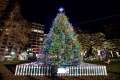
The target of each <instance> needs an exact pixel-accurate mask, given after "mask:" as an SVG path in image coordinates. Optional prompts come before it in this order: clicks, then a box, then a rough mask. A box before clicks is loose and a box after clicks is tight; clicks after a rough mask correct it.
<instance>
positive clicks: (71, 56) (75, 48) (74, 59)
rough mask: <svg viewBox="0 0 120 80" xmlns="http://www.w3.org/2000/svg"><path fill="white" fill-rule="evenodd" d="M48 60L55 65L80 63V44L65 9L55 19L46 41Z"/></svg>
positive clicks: (61, 9)
mask: <svg viewBox="0 0 120 80" xmlns="http://www.w3.org/2000/svg"><path fill="white" fill-rule="evenodd" d="M44 51H45V54H46V62H49V63H50V64H53V65H77V64H79V63H80V44H79V42H78V41H77V35H76V34H75V32H74V30H73V27H72V25H71V24H70V22H69V21H68V18H67V17H66V16H65V13H64V9H63V8H60V9H59V13H58V14H57V16H56V18H55V19H54V21H53V24H52V28H51V29H50V32H49V33H48V35H47V38H46V39H45V41H44Z"/></svg>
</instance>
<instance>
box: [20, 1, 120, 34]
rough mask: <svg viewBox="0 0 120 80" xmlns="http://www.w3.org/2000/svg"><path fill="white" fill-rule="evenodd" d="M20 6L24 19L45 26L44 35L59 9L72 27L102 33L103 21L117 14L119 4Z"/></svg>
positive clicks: (36, 3)
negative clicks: (62, 8) (63, 10)
mask: <svg viewBox="0 0 120 80" xmlns="http://www.w3.org/2000/svg"><path fill="white" fill-rule="evenodd" d="M21 4H22V6H21V10H22V15H23V16H24V18H25V19H27V20H28V21H31V22H38V23H41V24H43V25H45V33H48V31H49V28H50V27H51V24H52V22H53V20H54V18H55V16H56V14H57V13H58V8H59V7H64V8H65V14H66V15H67V16H68V18H69V20H70V22H71V23H72V24H73V26H75V27H79V28H80V30H83V31H85V30H86V31H102V29H103V28H102V26H103V24H104V21H105V20H106V19H108V18H109V17H111V16H113V15H116V14H119V7H118V5H119V4H118V3H117V2H112V1H110V0H103V1H101V0H22V3H21Z"/></svg>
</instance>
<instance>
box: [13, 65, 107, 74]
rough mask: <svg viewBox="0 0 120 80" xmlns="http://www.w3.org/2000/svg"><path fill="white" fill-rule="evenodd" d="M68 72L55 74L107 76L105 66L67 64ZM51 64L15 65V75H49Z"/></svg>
mask: <svg viewBox="0 0 120 80" xmlns="http://www.w3.org/2000/svg"><path fill="white" fill-rule="evenodd" d="M67 70H68V72H66V73H56V74H57V76H97V75H100V76H107V71H106V66H101V65H99V66H96V65H90V66H86V65H85V66H68V67H67ZM52 71H53V70H52V68H51V66H44V65H17V66H16V70H15V75H16V76H27V75H29V76H51V73H52Z"/></svg>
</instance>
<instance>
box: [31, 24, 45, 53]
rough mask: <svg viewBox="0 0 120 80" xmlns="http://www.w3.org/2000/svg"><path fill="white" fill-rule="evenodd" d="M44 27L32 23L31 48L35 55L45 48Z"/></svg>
mask: <svg viewBox="0 0 120 80" xmlns="http://www.w3.org/2000/svg"><path fill="white" fill-rule="evenodd" d="M43 38H44V25H41V24H38V23H32V28H31V33H30V47H31V49H32V52H33V53H39V51H40V49H42V46H43V40H44V39H43Z"/></svg>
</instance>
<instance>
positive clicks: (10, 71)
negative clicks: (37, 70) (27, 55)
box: [0, 61, 120, 80]
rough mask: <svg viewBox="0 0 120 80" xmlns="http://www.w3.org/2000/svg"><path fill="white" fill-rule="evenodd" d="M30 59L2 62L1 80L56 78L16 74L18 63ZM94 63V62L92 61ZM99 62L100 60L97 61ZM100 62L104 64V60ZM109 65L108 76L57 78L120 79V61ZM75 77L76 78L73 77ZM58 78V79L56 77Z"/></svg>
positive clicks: (80, 79) (48, 79)
mask: <svg viewBox="0 0 120 80" xmlns="http://www.w3.org/2000/svg"><path fill="white" fill-rule="evenodd" d="M26 62H30V61H7V62H0V80H54V79H53V78H51V77H39V76H36V77H30V76H26V77H25V76H24V77H23V76H14V70H15V65H16V64H21V63H26ZM92 63H94V62H92ZM95 63H96V64H98V62H95ZM99 64H103V63H102V62H101V63H99ZM104 65H106V66H107V71H108V77H103V76H95V77H93V76H89V77H85V76H82V77H59V78H57V80H119V79H120V75H119V74H120V69H119V68H120V63H119V62H114V63H111V64H109V65H108V64H104ZM73 78H74V79H73ZM55 80H56V79H55Z"/></svg>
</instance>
